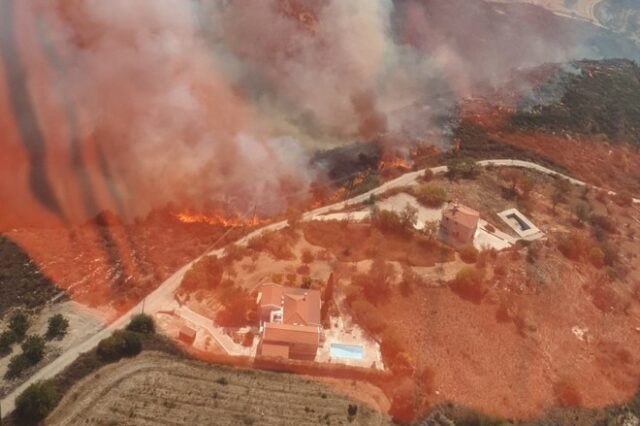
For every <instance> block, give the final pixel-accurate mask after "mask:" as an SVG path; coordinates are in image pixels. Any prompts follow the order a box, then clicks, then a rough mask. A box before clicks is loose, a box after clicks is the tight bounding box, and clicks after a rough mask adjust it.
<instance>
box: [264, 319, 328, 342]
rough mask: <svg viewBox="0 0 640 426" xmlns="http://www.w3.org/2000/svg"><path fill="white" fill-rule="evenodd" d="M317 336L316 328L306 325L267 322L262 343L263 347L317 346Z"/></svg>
mask: <svg viewBox="0 0 640 426" xmlns="http://www.w3.org/2000/svg"><path fill="white" fill-rule="evenodd" d="M319 334H320V333H319V331H318V327H313V326H307V325H289V324H277V323H272V322H269V323H266V324H265V325H264V333H263V334H262V342H263V346H264V344H265V343H268V344H274V343H276V344H277V343H280V344H291V343H300V344H305V345H313V346H317V345H318V339H319Z"/></svg>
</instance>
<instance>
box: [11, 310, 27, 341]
mask: <svg viewBox="0 0 640 426" xmlns="http://www.w3.org/2000/svg"><path fill="white" fill-rule="evenodd" d="M28 328H29V320H28V319H27V316H26V315H25V314H24V313H22V312H21V311H18V312H16V313H15V314H13V316H12V317H11V318H10V319H9V329H10V330H11V331H13V333H14V334H15V336H16V342H21V341H22V340H23V339H24V337H25V336H26V335H27V329H28Z"/></svg>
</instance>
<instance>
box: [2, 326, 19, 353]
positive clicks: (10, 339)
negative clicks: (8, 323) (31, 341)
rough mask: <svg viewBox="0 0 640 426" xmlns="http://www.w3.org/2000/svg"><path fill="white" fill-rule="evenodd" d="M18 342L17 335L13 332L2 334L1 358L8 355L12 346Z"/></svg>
mask: <svg viewBox="0 0 640 426" xmlns="http://www.w3.org/2000/svg"><path fill="white" fill-rule="evenodd" d="M15 342H16V335H15V333H14V332H13V331H12V330H6V331H3V332H2V333H0V356H2V355H6V354H7V353H9V351H10V350H11V345H13V344H14V343H15Z"/></svg>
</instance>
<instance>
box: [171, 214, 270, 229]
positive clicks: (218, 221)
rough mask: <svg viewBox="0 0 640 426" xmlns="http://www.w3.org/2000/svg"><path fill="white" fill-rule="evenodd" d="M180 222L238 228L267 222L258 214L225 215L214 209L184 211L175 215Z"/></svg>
mask: <svg viewBox="0 0 640 426" xmlns="http://www.w3.org/2000/svg"><path fill="white" fill-rule="evenodd" d="M175 216H176V219H178V220H179V221H180V222H182V223H205V224H208V225H212V226H223V227H226V228H238V227H243V226H247V227H253V226H258V225H263V224H266V223H268V222H269V221H268V220H267V219H263V218H260V217H259V216H258V215H256V214H253V215H252V216H251V217H249V218H243V217H240V216H238V215H231V216H228V215H225V214H224V213H222V212H221V211H214V212H213V213H196V212H191V211H184V212H181V213H178V214H176V215H175Z"/></svg>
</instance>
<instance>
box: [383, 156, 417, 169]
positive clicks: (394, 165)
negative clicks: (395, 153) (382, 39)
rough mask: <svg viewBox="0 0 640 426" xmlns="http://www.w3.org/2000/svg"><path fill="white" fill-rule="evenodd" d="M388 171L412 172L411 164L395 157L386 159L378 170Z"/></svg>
mask: <svg viewBox="0 0 640 426" xmlns="http://www.w3.org/2000/svg"><path fill="white" fill-rule="evenodd" d="M388 169H402V170H411V164H409V163H408V162H407V161H405V160H403V159H402V158H400V157H395V158H391V159H386V160H382V161H380V164H379V165H378V170H379V171H382V170H388Z"/></svg>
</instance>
